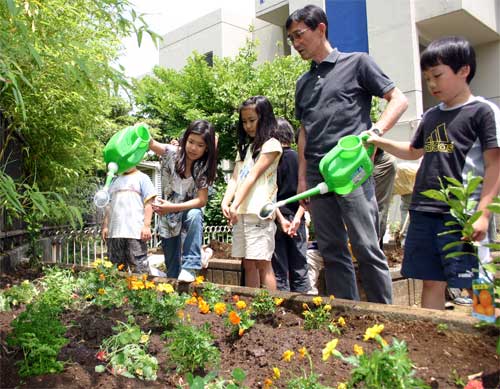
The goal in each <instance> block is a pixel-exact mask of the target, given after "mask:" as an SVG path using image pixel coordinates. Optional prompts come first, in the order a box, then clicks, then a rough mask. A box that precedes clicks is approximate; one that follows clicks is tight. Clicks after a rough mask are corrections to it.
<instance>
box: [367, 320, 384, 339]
mask: <svg viewBox="0 0 500 389" xmlns="http://www.w3.org/2000/svg"><path fill="white" fill-rule="evenodd" d="M383 330H384V325H383V324H375V325H374V326H373V327H370V328H367V329H366V332H365V337H364V338H363V340H364V341H365V342H366V341H367V340H370V339H373V338H375V336H377V335H379V334H380V333H381V332H382V331H383Z"/></svg>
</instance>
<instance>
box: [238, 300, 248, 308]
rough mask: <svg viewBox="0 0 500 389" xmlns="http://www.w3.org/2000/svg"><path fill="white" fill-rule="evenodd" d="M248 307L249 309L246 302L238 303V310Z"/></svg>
mask: <svg viewBox="0 0 500 389" xmlns="http://www.w3.org/2000/svg"><path fill="white" fill-rule="evenodd" d="M246 307H247V303H246V302H244V301H243V300H239V301H238V302H237V303H236V308H238V309H245V308H246Z"/></svg>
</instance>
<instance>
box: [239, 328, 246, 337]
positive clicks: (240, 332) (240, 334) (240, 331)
mask: <svg viewBox="0 0 500 389" xmlns="http://www.w3.org/2000/svg"><path fill="white" fill-rule="evenodd" d="M244 333H245V329H244V328H240V329H239V330H238V335H239V336H243V334H244Z"/></svg>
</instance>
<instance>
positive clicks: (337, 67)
mask: <svg viewBox="0 0 500 389" xmlns="http://www.w3.org/2000/svg"><path fill="white" fill-rule="evenodd" d="M394 87H395V85H394V83H393V82H392V81H391V80H390V79H389V78H388V77H387V76H386V75H385V74H384V73H383V72H382V70H381V69H380V68H379V67H378V66H377V64H376V63H375V61H374V60H373V59H372V58H371V57H370V56H369V55H368V54H366V53H341V52H339V51H338V50H337V49H333V51H332V52H331V53H330V54H329V55H328V57H326V58H325V59H324V60H323V62H321V63H319V64H317V63H315V62H312V63H311V68H310V70H309V71H308V72H306V73H304V74H303V75H302V76H301V77H300V78H299V80H298V81H297V85H296V90H295V114H296V117H297V119H299V120H300V122H301V123H302V125H303V127H304V129H305V131H306V141H307V143H306V148H305V151H304V154H305V158H306V160H307V176H308V179H309V180H311V182H315V183H318V182H321V181H322V177H321V174H320V173H319V171H318V165H319V161H320V160H321V158H322V157H323V156H324V155H325V154H326V153H327V152H328V151H330V150H331V149H332V147H334V146H335V145H336V144H337V142H338V140H339V139H340V138H341V137H343V136H345V135H351V134H360V133H361V132H363V131H365V130H367V129H369V128H370V127H371V120H370V109H371V101H372V96H378V97H383V96H384V95H385V94H386V93H387V92H389V91H390V90H392V89H393V88H394Z"/></svg>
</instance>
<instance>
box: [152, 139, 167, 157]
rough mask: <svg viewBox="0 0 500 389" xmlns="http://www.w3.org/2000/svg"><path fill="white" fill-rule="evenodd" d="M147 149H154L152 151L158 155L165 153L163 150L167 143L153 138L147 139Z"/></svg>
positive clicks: (165, 148)
mask: <svg viewBox="0 0 500 389" xmlns="http://www.w3.org/2000/svg"><path fill="white" fill-rule="evenodd" d="M149 149H150V150H151V151H154V153H155V154H156V155H158V156H162V155H163V154H165V151H166V150H167V145H166V144H165V143H160V142H158V141H156V140H154V139H153V138H151V140H150V141H149Z"/></svg>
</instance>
